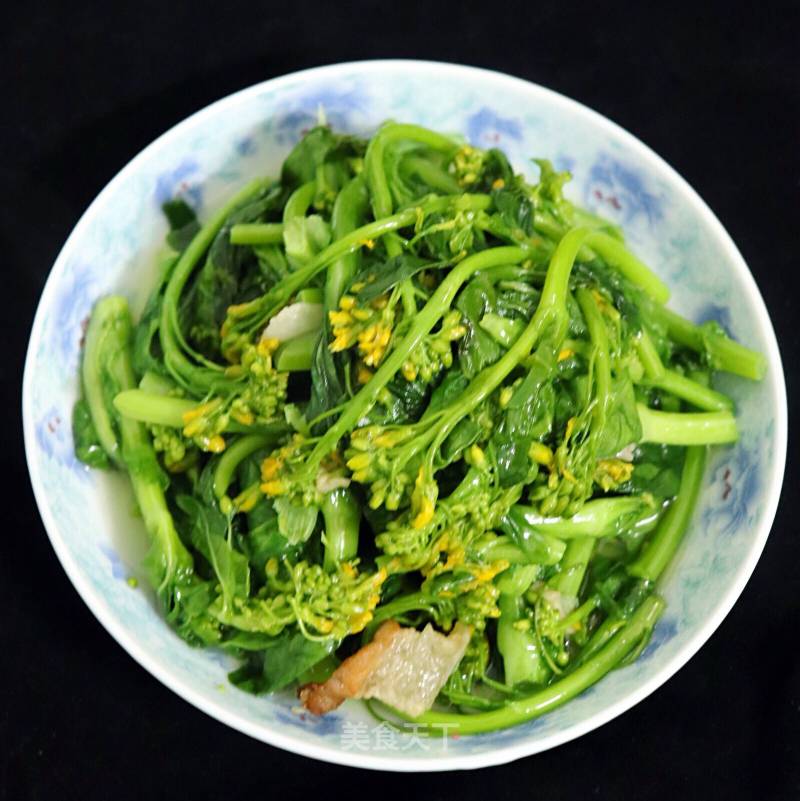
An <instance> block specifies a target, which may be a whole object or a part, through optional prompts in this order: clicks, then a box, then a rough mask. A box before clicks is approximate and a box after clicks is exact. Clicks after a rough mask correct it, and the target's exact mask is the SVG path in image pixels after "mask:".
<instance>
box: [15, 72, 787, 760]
mask: <svg viewBox="0 0 800 801" xmlns="http://www.w3.org/2000/svg"><path fill="white" fill-rule="evenodd" d="M398 68H402V69H403V70H405V71H415V72H422V71H424V72H425V73H426V74H427V75H430V74H431V73H432V72H434V71H435V72H437V73H438V74H440V75H442V74H445V73H451V74H454V73H455V74H458V75H459V76H460V77H463V78H464V79H465V80H469V79H470V78H480V79H483V80H487V79H488V80H494V81H499V82H501V83H503V84H505V85H512V86H516V87H518V88H524V89H525V90H526V91H529V92H530V91H532V92H534V93H538V94H539V95H540V96H541V97H545V98H547V100H548V102H550V103H554V104H556V105H560V106H561V107H563V108H567V109H569V110H570V111H571V112H572V113H574V114H577V115H579V116H580V117H582V118H584V119H586V120H588V121H590V122H591V123H592V124H593V125H595V126H599V127H600V128H602V129H605V130H606V131H608V132H609V133H612V134H613V135H614V136H615V137H617V138H619V139H621V140H622V141H624V142H625V143H626V146H628V147H629V148H630V149H631V150H632V151H633V152H635V153H636V154H637V155H638V156H639V158H641V159H642V161H643V162H644V163H646V164H648V166H650V167H653V168H654V169H655V171H656V172H657V173H660V174H662V175H664V176H665V177H666V178H668V179H669V180H670V182H671V183H672V184H673V185H674V186H675V187H676V188H677V189H678V190H680V192H681V194H682V195H683V197H684V198H685V200H686V201H687V202H688V204H689V205H690V206H691V208H692V211H693V213H694V214H696V215H697V216H698V217H699V218H700V219H701V220H702V222H703V223H704V225H705V226H706V227H707V228H708V230H710V232H711V233H712V234H713V236H714V237H715V239H716V240H717V242H718V243H719V244H720V246H721V247H722V248H723V249H724V250H725V251H726V254H727V256H728V258H729V259H730V261H731V263H732V264H733V266H734V269H735V270H736V272H737V274H738V277H739V278H740V279H741V280H742V281H743V282H744V285H745V287H746V289H747V291H748V293H749V294H750V296H751V298H752V301H753V306H754V313H755V315H756V318H757V319H756V323H757V325H758V327H759V328H760V330H762V331H763V332H764V335H765V338H766V340H767V352H766V354H765V355H766V357H767V361H768V364H769V370H768V375H767V378H766V379H765V380H767V381H770V382H771V384H772V387H771V388H772V392H773V394H774V396H775V399H776V409H775V419H774V440H775V443H776V452H775V453H774V454H773V459H772V460H771V470H770V475H769V477H768V480H767V481H766V482H765V486H767V487H768V489H767V492H766V495H767V497H766V502H765V503H764V504H763V505H762V509H763V510H764V513H763V516H762V520H761V524H760V526H759V529H758V532H757V536H756V538H755V540H754V542H753V545H752V546H751V548H750V550H749V552H748V553H747V554H746V556H745V558H744V561H743V562H742V564H741V566H740V567H739V570H738V572H737V573H736V576H735V579H734V581H733V582H731V584H730V586H729V587H728V588H727V591H726V593H725V594H724V595H723V596H722V598H721V599H720V600H719V602H718V603H717V605H716V607H715V610H714V613H713V614H712V615H711V616H710V617H709V618H708V619H707V620H706V621H705V622H704V624H703V625H702V626H701V627H700V628H699V629H698V631H697V632H696V633H695V634H694V636H693V637H692V638H691V639H690V640H689V641H688V642H687V643H686V645H685V646H684V648H683V649H682V650H681V651H679V652H678V653H676V654H675V655H674V656H673V657H672V659H670V660H669V661H668V662H667V663H666V664H665V665H663V666H662V667H661V668H660V669H659V670H658V671H656V673H655V674H654V675H653V676H651V677H650V678H649V679H648V680H647V681H645V682H643V683H642V684H641V685H640V686H639V687H637V688H636V689H635V690H634V691H633V692H631V693H629V694H628V695H626V696H625V697H623V698H621V699H619V700H618V701H616V702H614V703H612V704H609V706H608V707H606V708H605V709H602V710H600V711H599V712H597V713H595V714H593V715H590V716H589V717H588V718H586V719H585V720H583V721H580V722H579V723H576V724H574V725H572V726H569V727H566V728H565V729H562V730H561V731H558V732H555V733H553V734H550V735H548V736H546V737H541V738H539V737H535V736H534V737H533V738H532V739H531V740H523V741H520V742H516V743H512V744H510V745H505V746H498V747H491V748H489V749H487V750H486V751H485V752H479V753H471V754H463V755H458V756H442V757H439V758H437V759H436V760H433V759H430V758H419V757H407V758H401V759H398V758H393V759H389V758H387V757H384V756H380V755H379V754H375V753H370V752H368V751H358V752H353V751H346V750H343V749H342V748H340V747H336V746H328V745H325V744H318V743H313V742H309V741H306V740H304V739H302V737H300V736H296V735H294V734H293V733H291V732H288V733H287V731H286V730H284V729H282V728H272V727H268V726H265V725H263V724H258V723H255V722H250V721H247V720H244V719H242V718H240V717H239V716H238V714H237V713H235V712H231V711H230V710H229V709H227V708H226V706H225V705H224V704H222V703H218V702H216V701H215V700H214V699H212V698H209V697H206V696H205V695H203V694H202V693H201V692H199V691H197V690H195V689H194V688H193V687H192V686H191V685H190V684H188V683H187V682H185V681H183V680H182V679H181V678H179V677H177V676H175V675H173V674H172V673H171V672H170V671H169V670H168V669H167V668H162V667H161V666H160V665H158V664H157V663H156V662H154V661H153V660H152V659H151V657H150V655H149V653H148V650H147V648H146V647H144V646H142V645H141V644H140V643H139V642H138V641H137V640H136V639H135V638H134V637H133V636H132V635H130V634H129V633H128V632H127V630H126V629H125V628H124V626H122V625H121V624H119V623H118V622H117V621H116V620H115V618H114V616H113V614H112V613H111V611H110V609H107V607H106V605H105V603H104V602H103V599H102V597H101V595H100V594H99V593H96V592H95V590H94V589H93V588H92V586H91V584H90V583H89V582H88V580H87V579H85V578H84V576H83V574H82V572H81V569H80V567H79V565H78V563H77V560H76V559H75V558H74V557H73V555H72V553H71V552H70V550H69V549H68V547H67V546H66V544H65V542H64V541H63V540H62V538H61V535H60V531H59V524H58V522H57V521H56V520H55V517H54V515H53V513H52V510H51V509H50V507H49V505H48V499H47V497H46V495H45V492H44V486H43V483H42V478H41V476H40V474H39V467H38V464H37V460H36V458H35V457H34V453H35V451H36V435H35V423H34V419H33V414H32V392H33V388H32V385H33V366H34V362H35V360H36V353H37V351H38V349H39V343H40V340H41V337H42V328H43V323H44V317H45V310H46V309H47V308H48V307H49V306H50V304H51V301H52V296H53V294H54V292H55V290H56V283H57V278H58V277H59V274H60V273H61V272H62V270H63V269H64V266H65V265H66V263H67V260H68V258H69V255H70V253H71V251H72V249H73V247H74V245H75V243H76V242H77V241H78V240H79V239H80V236H81V234H82V233H83V231H84V229H85V228H86V227H87V226H88V225H89V223H90V222H91V220H92V219H93V218H94V216H95V215H96V214H97V213H98V211H99V210H100V209H101V208H102V206H103V204H104V202H105V199H106V197H107V196H109V195H110V194H111V193H112V192H113V189H114V187H116V185H117V184H119V183H121V182H122V181H124V180H125V178H126V177H127V176H128V175H129V174H130V173H134V172H135V171H136V169H137V168H138V166H139V164H140V163H142V162H143V161H145V160H147V159H149V158H150V157H152V156H153V155H154V154H155V153H156V152H158V151H159V150H160V149H162V148H163V147H165V146H166V145H167V143H168V142H169V141H170V140H171V139H173V138H174V137H176V136H178V135H180V134H181V133H182V132H183V131H184V130H185V129H188V128H191V127H194V126H197V125H198V124H202V123H203V122H204V120H205V119H206V118H209V117H212V116H213V115H215V114H217V113H218V112H219V111H220V110H221V109H222V108H223V107H225V106H235V105H236V104H237V103H241V102H246V101H247V100H249V99H250V98H251V97H254V96H257V95H258V94H259V93H261V92H262V91H264V89H265V88H267V87H269V88H270V89H271V90H280V89H281V88H283V87H284V86H290V85H292V84H295V83H297V82H298V81H300V80H304V79H312V80H313V79H317V78H320V77H325V78H329V79H330V78H335V77H336V75H337V74H341V73H348V72H349V73H352V72H353V71H354V70H360V71H365V70H368V71H370V72H371V73H373V74H374V73H375V72H379V71H392V70H397V69H398ZM22 416H23V432H24V442H25V453H26V459H27V464H28V472H29V474H30V479H31V484H32V487H33V492H34V497H35V499H36V504H37V506H38V509H39V513H40V515H41V518H42V521H43V523H44V527H45V530H46V531H47V534H48V537H49V538H50V542H51V544H52V546H53V549H54V550H55V552H56V555H57V556H58V559H59V561H60V562H61V565H62V567H63V568H64V571H65V572H66V574H67V576H68V577H69V579H70V581H71V582H72V584H73V585H74V587H75V589H76V590H77V591H78V594H79V595H80V596H81V598H82V599H83V601H84V602H85V603H86V605H87V606H88V607H89V609H90V611H91V612H92V613H93V614H94V616H95V617H96V618H97V619H98V620H99V621H100V623H101V624H102V625H103V627H104V628H105V629H106V630H107V631H108V633H109V634H111V636H112V637H113V638H114V639H115V640H116V641H117V642H118V643H119V644H120V645H121V646H122V647H123V648H124V649H125V650H126V651H127V652H128V653H129V654H130V656H132V657H133V658H134V659H135V660H136V661H137V662H138V663H139V664H140V665H141V666H142V667H144V668H145V669H146V670H147V671H148V672H149V673H150V674H151V675H153V676H155V677H156V678H157V679H158V680H159V681H160V682H161V683H162V684H164V685H165V686H166V687H168V688H169V689H170V690H172V691H173V692H175V693H176V694H177V695H178V696H180V697H181V698H183V699H184V700H186V701H188V702H189V703H191V704H192V705H193V706H195V707H196V708H198V709H200V710H201V711H203V712H205V713H206V714H208V715H210V716H211V717H213V718H215V719H217V720H219V721H220V722H222V723H225V724H227V725H228V726H230V727H232V728H234V729H236V730H238V731H240V732H243V733H244V734H248V735H250V736H251V737H253V738H255V739H257V740H260V741H262V742H265V743H267V744H269V745H273V746H276V747H278V748H282V749H285V750H287V751H291V752H294V753H297V754H301V755H303V756H307V757H312V758H314V759H319V760H322V761H325V762H331V763H335V764H340V765H346V766H350V767H362V768H369V769H376V770H392V771H401V772H404V771H409V772H411V771H413V772H427V771H443V770H453V769H465V768H478V767H486V766H490V765H499V764H505V763H507V762H510V761H512V760H515V759H519V758H521V757H525V756H531V755H533V754H536V753H540V752H542V751H546V750H548V749H550V748H554V747H555V746H558V745H561V744H562V743H565V742H568V741H570V740H573V739H575V738H577V737H580V736H581V735H583V734H586V733H587V732H590V731H592V730H593V729H596V728H598V727H599V726H602V725H603V724H604V723H607V722H608V721H609V720H612V719H613V718H615V717H617V716H618V715H621V714H622V713H623V712H625V711H627V710H628V709H630V708H631V707H633V706H635V705H636V704H638V703H639V702H640V701H642V700H643V699H644V698H646V697H647V696H648V695H650V694H651V693H652V692H653V691H654V690H656V689H657V688H658V687H660V686H661V685H662V684H664V683H665V682H666V681H667V680H668V679H669V678H670V677H671V676H673V675H674V674H675V673H676V672H677V671H678V670H680V668H681V667H683V666H684V665H685V664H686V663H687V662H688V661H689V660H690V659H691V658H692V657H693V656H694V655H695V653H697V651H698V650H699V649H700V648H701V647H702V645H703V644H704V643H705V642H706V641H707V640H708V639H709V638H710V637H711V635H712V634H713V633H714V632H715V631H716V629H717V628H718V627H719V625H720V624H721V623H722V621H723V620H724V618H725V617H726V616H727V614H728V613H729V612H730V610H731V608H732V607H733V605H734V603H735V602H736V600H737V599H738V598H739V596H740V595H741V593H742V591H743V589H744V587H745V584H746V583H747V581H748V579H749V578H750V576H751V574H752V572H753V570H754V569H755V566H756V563H757V562H758V559H759V557H760V555H761V553H762V551H763V549H764V546H765V544H766V541H767V538H768V536H769V533H770V530H771V528H772V525H773V522H774V519H775V514H776V511H777V507H778V501H779V498H780V493H781V488H782V484H783V476H784V469H785V462H786V450H787V399H786V385H785V378H784V373H783V365H782V362H781V356H780V351H779V348H778V343H777V339H776V337H775V331H774V328H773V326H772V322H771V320H770V317H769V314H768V312H767V309H766V305H765V304H764V300H763V298H762V296H761V293H760V292H759V290H758V286H757V284H756V282H755V279H754V277H753V275H752V273H751V272H750V269H749V268H748V266H747V264H746V262H745V260H744V258H743V257H742V255H741V253H740V252H739V250H738V248H737V247H736V245H735V244H734V242H733V240H732V239H731V237H730V235H729V234H728V232H727V231H726V229H725V228H724V226H723V225H722V223H721V222H720V221H719V220H718V219H717V217H716V215H715V214H714V213H713V212H712V211H711V209H710V208H709V207H708V205H707V204H706V203H705V201H703V200H702V198H701V197H700V196H699V195H698V193H697V192H696V191H695V190H694V189H693V188H692V187H691V185H690V184H689V183H688V182H687V181H686V180H685V179H684V178H682V177H681V175H680V174H679V173H678V172H677V171H676V170H675V169H674V168H673V167H672V166H670V165H669V164H668V163H667V162H666V161H665V160H664V159H663V158H661V157H660V156H659V155H658V154H657V153H655V151H653V150H651V149H650V148H649V147H648V146H647V145H645V144H644V143H643V142H642V141H641V140H639V139H638V138H637V137H636V136H634V135H633V134H631V133H630V132H628V131H627V130H625V129H624V128H622V127H621V126H620V125H618V124H616V123H614V122H612V121H611V120H610V119H608V118H607V117H605V116H604V115H602V114H600V113H599V112H597V111H594V110H593V109H591V108H589V107H588V106H586V105H584V104H583V103H580V102H579V101H576V100H573V99H571V98H569V97H566V96H565V95H562V94H560V93H559V92H556V91H554V90H552V89H548V88H546V87H544V86H541V85H539V84H537V83H534V82H532V81H528V80H525V79H523V78H518V77H516V76H513V75H508V74H506V73H503V72H500V71H495V70H490V69H484V68H480V67H474V66H469V65H465V64H458V63H451V62H443V61H431V60H421V59H371V60H362V61H348V62H340V63H333V64H326V65H322V66H317V67H311V68H309V69H304V70H299V71H296V72H292V73H288V74H286V75H282V76H279V77H275V78H270V79H268V80H265V81H261V82H259V83H256V84H253V85H252V86H249V87H247V88H244V89H241V90H239V91H236V92H233V93H231V94H229V95H227V96H225V97H223V98H221V99H219V100H216V101H214V102H212V103H211V104H209V105H207V106H205V107H203V108H202V109H200V110H198V111H196V112H195V113H193V114H191V115H189V116H188V117H186V118H185V119H183V120H181V121H180V122H178V123H176V124H175V125H173V126H172V127H170V128H169V129H168V130H167V131H165V132H164V133H163V134H161V135H160V136H159V137H157V138H156V139H155V140H154V141H153V142H151V143H150V144H149V145H147V146H146V147H145V148H144V149H143V150H141V151H140V152H139V153H138V154H137V155H136V156H134V157H133V158H132V159H131V160H130V161H129V162H128V163H127V164H126V165H125V166H124V167H123V168H122V169H121V170H120V171H119V172H118V173H117V174H116V175H115V176H114V177H113V178H112V179H111V180H110V181H109V182H108V183H107V184H106V185H105V187H104V188H103V189H102V190H101V191H100V192H99V194H98V195H97V197H96V198H95V199H94V200H93V201H92V203H91V204H90V205H89V206H88V208H87V209H86V210H85V211H84V213H83V214H82V215H81V217H80V219H79V220H78V222H77V224H76V225H75V227H74V228H73V229H72V231H71V232H70V235H69V236H68V238H67V240H66V241H65V243H64V245H63V246H62V248H61V250H60V252H59V254H58V256H57V258H56V260H55V262H54V263H53V266H52V268H51V270H50V272H49V274H48V278H47V281H46V283H45V286H44V289H43V290H42V294H41V297H40V299H39V303H38V306H37V310H36V315H35V317H34V321H33V325H32V328H31V335H30V340H29V344H28V350H27V355H26V359H25V367H24V375H23V387H22Z"/></svg>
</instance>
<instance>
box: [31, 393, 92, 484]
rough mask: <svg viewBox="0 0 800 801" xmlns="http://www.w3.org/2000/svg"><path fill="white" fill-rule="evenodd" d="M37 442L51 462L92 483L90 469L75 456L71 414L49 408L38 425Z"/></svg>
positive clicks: (55, 408) (52, 407) (53, 407)
mask: <svg viewBox="0 0 800 801" xmlns="http://www.w3.org/2000/svg"><path fill="white" fill-rule="evenodd" d="M36 441H37V443H38V445H39V448H40V449H41V451H42V452H43V453H44V454H46V456H47V457H48V458H49V459H50V460H51V461H53V462H55V463H56V464H58V465H62V466H63V467H66V468H67V469H69V470H73V471H74V472H75V473H76V475H79V476H80V477H81V478H83V479H85V480H86V481H89V482H91V481H92V475H91V471H90V470H89V468H87V467H85V466H84V465H83V464H81V462H79V461H78V459H77V457H76V456H75V447H74V444H73V441H72V427H71V424H70V414H68V413H67V414H65V413H64V412H63V411H61V410H59V409H58V408H57V407H55V406H51V407H49V408H48V409H47V410H46V411H45V412H44V414H42V416H41V417H40V419H39V421H38V422H37V423H36Z"/></svg>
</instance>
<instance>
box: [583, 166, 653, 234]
mask: <svg viewBox="0 0 800 801" xmlns="http://www.w3.org/2000/svg"><path fill="white" fill-rule="evenodd" d="M584 201H585V203H586V205H587V206H588V207H589V208H591V209H593V210H595V211H597V212H598V213H599V214H602V215H603V216H605V217H609V218H611V219H613V220H614V221H615V222H622V223H630V222H631V221H633V220H634V219H635V218H637V217H639V216H643V217H645V219H646V221H647V223H648V224H649V225H653V224H654V223H656V222H658V221H659V220H661V219H662V218H663V216H664V212H663V209H662V199H661V198H660V197H659V196H658V195H655V194H653V193H652V192H651V191H649V190H648V188H647V186H646V184H645V180H644V178H643V177H642V175H641V174H640V173H639V172H638V171H637V170H635V169H633V168H632V167H630V166H628V165H626V164H623V163H622V162H620V161H617V160H616V159H614V158H612V157H611V156H609V155H607V154H601V155H600V156H599V157H598V159H597V161H595V163H594V165H593V166H592V167H591V168H590V170H589V176H588V181H587V183H586V189H585V192H584Z"/></svg>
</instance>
